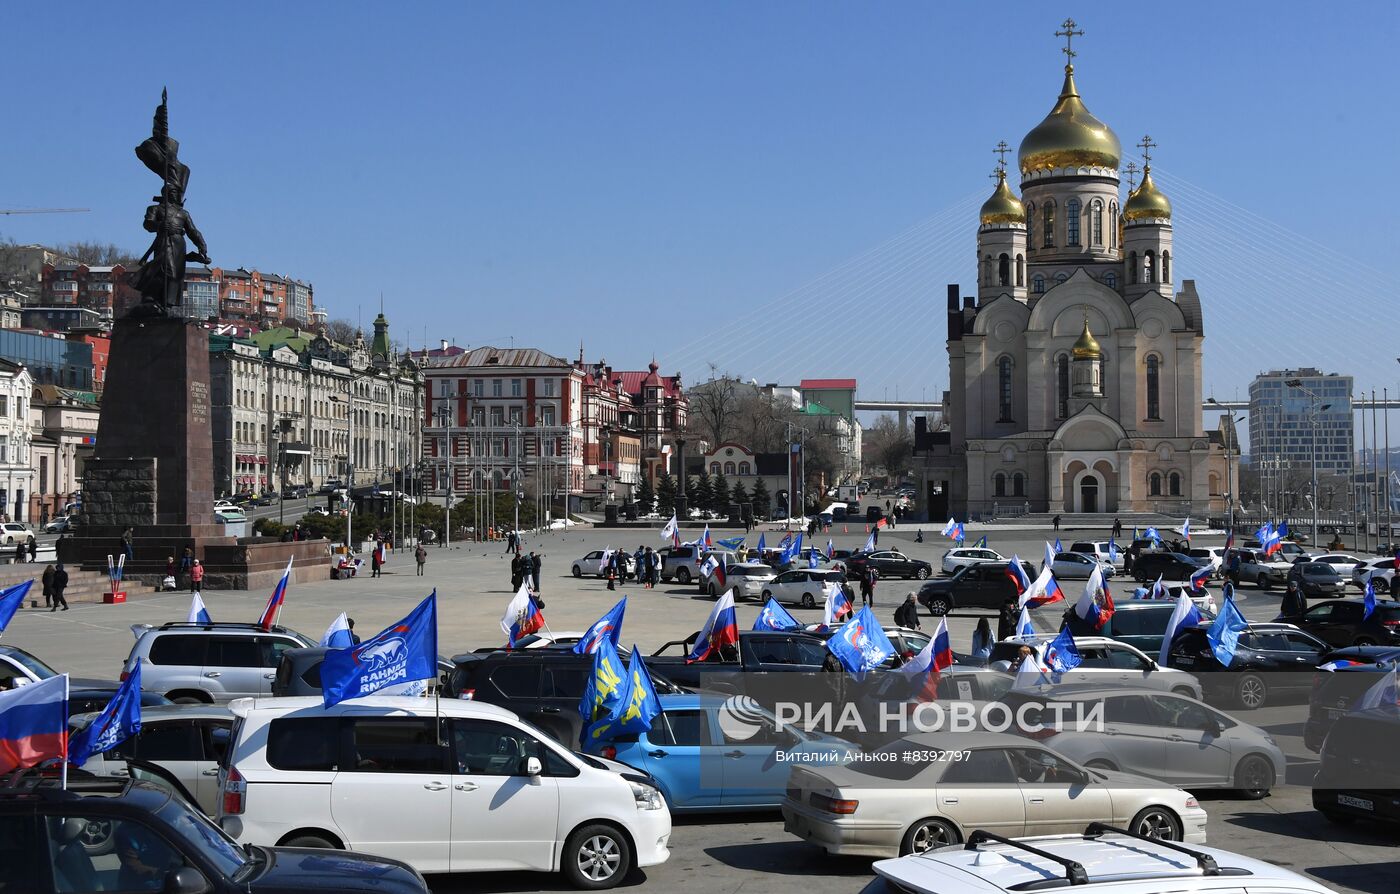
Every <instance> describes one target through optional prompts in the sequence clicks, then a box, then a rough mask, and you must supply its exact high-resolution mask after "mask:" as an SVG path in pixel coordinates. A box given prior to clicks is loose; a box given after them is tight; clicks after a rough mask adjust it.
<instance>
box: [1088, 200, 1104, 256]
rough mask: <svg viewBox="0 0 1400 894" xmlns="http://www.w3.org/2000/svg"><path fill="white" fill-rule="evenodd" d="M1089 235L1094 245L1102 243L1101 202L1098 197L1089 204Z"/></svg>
mask: <svg viewBox="0 0 1400 894" xmlns="http://www.w3.org/2000/svg"><path fill="white" fill-rule="evenodd" d="M1089 235H1090V238H1091V239H1093V241H1094V244H1095V245H1099V246H1101V245H1103V202H1102V201H1100V200H1099V199H1094V201H1093V202H1091V203H1090V205H1089Z"/></svg>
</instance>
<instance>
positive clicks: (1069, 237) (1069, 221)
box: [1065, 199, 1079, 246]
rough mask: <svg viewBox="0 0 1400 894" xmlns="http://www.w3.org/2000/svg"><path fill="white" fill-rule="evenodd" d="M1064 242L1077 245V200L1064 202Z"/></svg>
mask: <svg viewBox="0 0 1400 894" xmlns="http://www.w3.org/2000/svg"><path fill="white" fill-rule="evenodd" d="M1065 244H1066V245H1073V246H1078V245H1079V200H1078V199H1070V200H1069V201H1068V202H1065Z"/></svg>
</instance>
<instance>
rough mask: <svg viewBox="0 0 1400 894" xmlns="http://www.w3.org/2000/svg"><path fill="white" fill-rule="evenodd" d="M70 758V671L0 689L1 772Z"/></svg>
mask: <svg viewBox="0 0 1400 894" xmlns="http://www.w3.org/2000/svg"><path fill="white" fill-rule="evenodd" d="M67 757H68V675H67V674H59V675H58V676H56V677H49V678H48V679H47V680H44V681H43V682H41V683H31V684H30V685H28V686H21V687H20V688H18V689H14V690H11V691H10V692H0V773H9V772H10V771H11V770H19V769H23V768H25V767H34V766H37V765H39V764H41V763H43V762H44V761H46V760H50V759H53V758H60V759H67Z"/></svg>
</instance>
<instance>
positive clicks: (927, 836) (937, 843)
mask: <svg viewBox="0 0 1400 894" xmlns="http://www.w3.org/2000/svg"><path fill="white" fill-rule="evenodd" d="M959 840H960V838H959V836H958V830H957V829H955V828H953V826H952V825H951V824H949V823H947V822H945V821H943V820H941V819H934V818H933V817H929V818H928V819H921V820H919V821H918V822H917V823H915V824H914V825H912V826H910V827H909V831H908V832H905V833H904V840H903V841H901V842H900V843H899V855H900V856H901V857H907V856H909V855H910V854H922V853H923V852H924V851H928V850H934V849H936V848H940V847H946V846H947V845H950V844H957V843H958V841H959Z"/></svg>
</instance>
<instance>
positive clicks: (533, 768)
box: [525, 757, 544, 777]
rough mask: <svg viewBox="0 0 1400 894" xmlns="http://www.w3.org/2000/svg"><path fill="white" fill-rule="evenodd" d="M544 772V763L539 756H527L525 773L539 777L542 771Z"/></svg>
mask: <svg viewBox="0 0 1400 894" xmlns="http://www.w3.org/2000/svg"><path fill="white" fill-rule="evenodd" d="M543 772H544V764H542V763H540V759H539V758H537V757H527V758H525V775H526V776H530V777H538V776H539V775H540V774H541V773H543Z"/></svg>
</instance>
